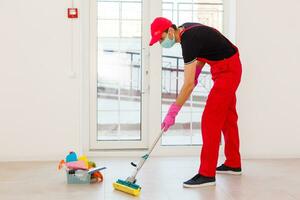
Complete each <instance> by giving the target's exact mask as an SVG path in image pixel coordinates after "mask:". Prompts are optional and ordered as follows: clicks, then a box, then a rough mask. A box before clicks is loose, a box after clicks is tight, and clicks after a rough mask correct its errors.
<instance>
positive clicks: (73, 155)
mask: <svg viewBox="0 0 300 200" xmlns="http://www.w3.org/2000/svg"><path fill="white" fill-rule="evenodd" d="M77 160H78V159H77V155H76V153H75V152H74V151H71V152H70V153H69V155H67V156H66V162H67V163H68V162H74V161H77Z"/></svg>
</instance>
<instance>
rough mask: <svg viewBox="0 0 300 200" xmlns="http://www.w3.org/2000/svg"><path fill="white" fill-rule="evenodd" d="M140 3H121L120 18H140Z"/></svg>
mask: <svg viewBox="0 0 300 200" xmlns="http://www.w3.org/2000/svg"><path fill="white" fill-rule="evenodd" d="M141 6H142V4H141V3H122V19H141V9H142V8H141Z"/></svg>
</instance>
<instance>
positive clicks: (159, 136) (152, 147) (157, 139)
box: [146, 130, 164, 156]
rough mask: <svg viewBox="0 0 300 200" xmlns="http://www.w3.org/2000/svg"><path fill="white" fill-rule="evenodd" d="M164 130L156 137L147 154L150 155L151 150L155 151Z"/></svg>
mask: <svg viewBox="0 0 300 200" xmlns="http://www.w3.org/2000/svg"><path fill="white" fill-rule="evenodd" d="M163 133H164V130H161V131H160V134H159V135H158V136H157V137H156V139H155V140H154V142H153V144H152V145H151V147H150V149H149V152H148V153H147V154H146V155H148V156H149V155H150V154H151V152H152V151H153V149H154V147H155V146H156V144H157V142H158V141H159V139H160V138H161V136H162V135H163Z"/></svg>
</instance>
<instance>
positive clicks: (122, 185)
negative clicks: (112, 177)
mask: <svg viewBox="0 0 300 200" xmlns="http://www.w3.org/2000/svg"><path fill="white" fill-rule="evenodd" d="M163 133H164V130H161V132H160V134H159V135H158V136H157V138H156V139H155V140H154V142H153V144H152V145H151V146H150V148H149V151H148V153H146V154H145V155H144V156H142V157H141V159H140V161H139V163H138V164H135V163H133V162H131V165H132V166H134V167H135V169H134V171H133V172H132V174H131V176H129V177H128V178H127V179H126V180H121V179H118V180H117V181H116V182H114V183H113V187H114V188H115V189H116V190H119V191H122V192H125V193H128V194H131V195H133V196H138V195H139V194H140V192H141V189H142V188H141V187H140V186H139V185H137V184H136V178H135V177H136V176H137V174H138V172H139V170H140V169H141V168H142V167H143V165H144V163H145V161H146V160H147V159H148V158H149V156H150V154H151V152H152V151H153V149H154V147H155V145H156V144H157V142H158V141H159V139H160V138H161V136H162V134H163Z"/></svg>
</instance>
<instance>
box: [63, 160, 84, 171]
mask: <svg viewBox="0 0 300 200" xmlns="http://www.w3.org/2000/svg"><path fill="white" fill-rule="evenodd" d="M66 166H67V167H68V168H69V169H75V170H76V169H83V170H87V169H88V166H87V165H86V163H85V162H84V161H83V160H78V161H74V162H67V163H66Z"/></svg>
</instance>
